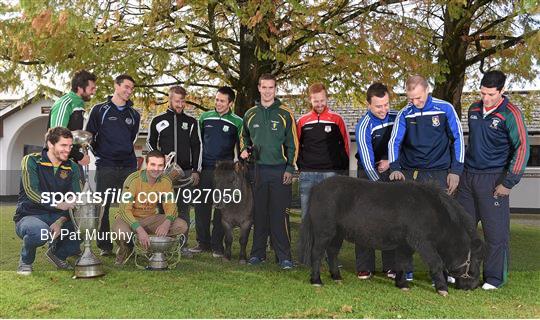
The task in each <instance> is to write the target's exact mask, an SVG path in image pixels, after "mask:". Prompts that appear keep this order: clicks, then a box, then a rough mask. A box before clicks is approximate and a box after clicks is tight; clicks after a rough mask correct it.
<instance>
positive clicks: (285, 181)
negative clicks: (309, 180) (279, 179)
mask: <svg viewBox="0 0 540 320" xmlns="http://www.w3.org/2000/svg"><path fill="white" fill-rule="evenodd" d="M291 183H292V173H290V172H287V171H285V173H284V174H283V184H291Z"/></svg>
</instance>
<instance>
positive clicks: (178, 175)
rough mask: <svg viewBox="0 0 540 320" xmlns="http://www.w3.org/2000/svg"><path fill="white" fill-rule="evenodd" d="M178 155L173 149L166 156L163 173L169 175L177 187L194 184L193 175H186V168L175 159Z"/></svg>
mask: <svg viewBox="0 0 540 320" xmlns="http://www.w3.org/2000/svg"><path fill="white" fill-rule="evenodd" d="M175 157H176V152H174V151H172V152H171V153H169V154H168V155H167V156H166V160H167V161H166V162H165V169H164V170H163V173H162V174H163V175H164V176H168V177H169V178H170V179H171V181H172V183H173V186H174V187H175V188H183V187H187V186H189V185H192V184H193V177H192V176H191V175H190V176H189V177H185V178H184V176H185V173H184V170H182V168H181V167H180V166H179V165H178V163H176V161H174V158H175Z"/></svg>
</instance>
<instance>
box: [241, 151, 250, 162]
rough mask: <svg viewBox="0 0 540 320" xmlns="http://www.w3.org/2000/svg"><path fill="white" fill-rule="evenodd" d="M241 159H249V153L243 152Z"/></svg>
mask: <svg viewBox="0 0 540 320" xmlns="http://www.w3.org/2000/svg"><path fill="white" fill-rule="evenodd" d="M240 158H242V159H244V160H246V159H247V158H249V152H248V151H247V150H244V151H242V153H240Z"/></svg>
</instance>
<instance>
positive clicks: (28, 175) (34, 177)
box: [13, 127, 81, 275]
mask: <svg viewBox="0 0 540 320" xmlns="http://www.w3.org/2000/svg"><path fill="white" fill-rule="evenodd" d="M46 141H47V147H46V148H44V149H43V151H42V152H41V153H33V154H29V155H27V156H25V157H24V158H23V159H22V162H21V167H22V171H21V184H20V192H19V199H18V201H17V209H16V211H15V216H14V217H13V220H14V221H15V232H16V233H17V236H19V238H21V239H22V240H23V244H22V249H21V256H20V260H19V267H18V269H17V273H18V274H20V275H30V274H31V273H32V264H33V263H34V260H35V258H36V249H37V247H40V246H42V245H44V244H45V243H46V242H50V245H49V249H48V250H47V252H46V253H45V255H46V256H47V258H48V259H49V260H50V261H51V262H52V263H53V264H54V265H55V266H56V267H57V268H58V269H64V270H69V269H72V267H71V265H69V263H67V262H66V258H67V257H70V256H73V255H76V254H79V253H80V248H79V241H78V240H74V239H70V238H69V237H60V238H58V236H59V235H60V232H61V229H67V230H68V231H69V232H70V233H72V232H75V229H74V227H73V223H72V222H71V221H70V219H69V212H68V210H69V209H72V208H73V207H74V204H73V203H68V202H65V201H62V202H60V203H55V202H54V201H52V200H53V198H52V197H51V196H50V195H51V194H52V193H53V192H58V193H62V194H64V195H65V194H66V193H67V192H80V191H81V185H80V182H79V167H78V166H77V164H76V163H75V162H74V161H73V160H70V159H69V153H70V151H71V148H72V142H73V136H72V135H71V131H69V130H68V129H66V128H63V127H56V128H52V129H49V131H48V132H47V135H46ZM47 194H49V196H46V195H47ZM55 198H56V197H55Z"/></svg>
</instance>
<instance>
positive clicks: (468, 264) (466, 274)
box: [456, 249, 472, 279]
mask: <svg viewBox="0 0 540 320" xmlns="http://www.w3.org/2000/svg"><path fill="white" fill-rule="evenodd" d="M463 267H465V272H464V273H462V274H461V275H459V276H458V278H462V279H472V276H471V275H470V274H469V269H470V268H471V249H469V253H467V260H466V261H465V262H463V263H462V264H460V265H459V266H457V267H456V270H457V269H460V268H463Z"/></svg>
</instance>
